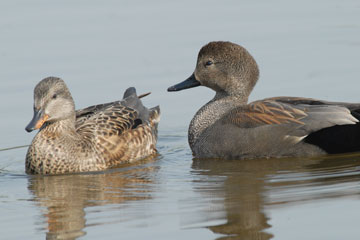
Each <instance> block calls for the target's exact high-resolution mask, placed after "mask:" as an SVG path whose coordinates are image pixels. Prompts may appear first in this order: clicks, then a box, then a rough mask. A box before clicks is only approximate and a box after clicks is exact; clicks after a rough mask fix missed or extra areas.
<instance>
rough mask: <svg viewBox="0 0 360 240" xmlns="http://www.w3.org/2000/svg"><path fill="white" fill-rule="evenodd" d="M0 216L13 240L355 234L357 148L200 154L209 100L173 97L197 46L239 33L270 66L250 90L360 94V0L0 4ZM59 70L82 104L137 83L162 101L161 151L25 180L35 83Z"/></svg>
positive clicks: (189, 94)
mask: <svg viewBox="0 0 360 240" xmlns="http://www.w3.org/2000/svg"><path fill="white" fill-rule="evenodd" d="M0 16H1V17H0V19H1V21H0V30H1V32H2V34H1V44H0V65H1V66H2V69H1V71H0V79H1V80H0V112H1V113H2V114H1V120H0V122H1V124H0V130H1V137H0V149H2V150H0V192H1V193H0V213H1V214H0V226H1V233H2V235H1V236H2V237H1V238H4V239H77V238H79V239H119V238H121V239H149V237H150V236H151V238H154V239H326V240H328V239H357V238H358V236H359V235H360V230H359V228H358V223H359V222H360V217H359V214H358V212H359V211H358V210H359V209H360V201H359V193H360V192H359V177H360V174H359V169H360V155H359V154H348V155H338V156H330V157H318V158H311V159H303V158H296V159H253V160H241V161H236V160H232V161H222V160H211V159H203V160H199V159H193V157H192V155H191V151H190V149H189V147H188V144H187V127H188V124H189V122H190V120H191V118H192V116H193V115H194V114H195V112H196V110H197V109H199V108H200V107H201V105H203V104H205V103H206V102H207V101H208V100H209V99H210V98H211V97H212V96H213V93H212V92H211V90H208V89H205V88H197V89H191V90H188V91H182V92H179V93H167V92H166V88H167V87H168V86H170V85H173V84H175V83H177V82H180V81H182V80H184V79H185V78H187V77H188V76H189V75H190V74H191V73H192V72H193V70H194V67H195V61H196V56H197V52H198V50H199V49H200V47H201V46H202V45H204V44H206V43H207V42H209V41H212V40H230V41H233V42H236V43H239V44H242V45H243V46H244V47H246V48H247V49H248V50H249V51H250V52H251V53H252V54H253V55H254V57H255V58H256V60H257V62H258V64H259V66H260V71H261V79H260V81H259V83H258V84H257V86H256V88H255V90H254V92H253V94H252V95H251V100H255V99H261V98H265V97H269V96H279V95H290V96H304V97H316V98H320V99H326V100H335V101H349V102H350V101H352V102H359V101H360V98H359V94H358V91H359V89H358V88H359V81H358V80H359V76H360V71H359V61H358V58H359V56H360V24H359V23H360V3H359V2H358V1H355V0H353V1H352V0H346V1H339V0H332V1H328V0H326V1H325V0H319V1H316V2H314V1H310V0H306V1H296V2H295V1H290V2H289V1H285V0H276V1H272V2H268V1H265V0H261V1H256V2H253V1H246V0H242V1H225V2H221V1H196V2H193V1H181V2H178V3H175V2H168V1H155V2H154V1H152V2H147V1H121V2H119V1H106V2H98V1H61V2H57V3H56V2H49V1H40V0H38V1H32V2H31V3H30V2H28V1H24V0H19V1H9V0H5V1H1V3H0ZM47 76H58V77H62V78H63V79H64V80H65V81H66V83H67V84H68V86H69V88H70V90H71V92H72V94H73V97H74V100H75V103H76V107H77V108H83V107H86V106H89V105H93V104H97V103H102V102H109V101H113V100H117V99H119V98H121V96H122V93H123V91H124V90H125V89H126V88H127V87H129V86H135V87H136V88H137V89H138V92H139V93H144V92H148V91H151V92H152V94H151V95H150V96H148V97H146V98H144V103H145V104H146V105H147V106H155V105H158V104H160V106H161V110H162V119H161V122H160V127H159V141H158V150H159V156H157V157H156V158H153V159H148V160H144V161H141V162H137V163H134V164H128V165H124V166H122V167H121V168H116V169H111V170H109V171H105V172H99V173H88V174H73V175H63V176H28V175H26V174H25V172H24V159H25V154H26V150H27V148H26V147H21V146H24V145H28V144H29V143H30V142H31V139H32V138H33V137H34V133H31V134H28V133H26V132H25V131H24V127H25V126H26V124H27V123H28V122H29V121H30V119H31V117H32V94H33V93H32V91H33V88H34V86H35V84H36V83H37V82H38V81H40V80H41V79H42V78H44V77H47Z"/></svg>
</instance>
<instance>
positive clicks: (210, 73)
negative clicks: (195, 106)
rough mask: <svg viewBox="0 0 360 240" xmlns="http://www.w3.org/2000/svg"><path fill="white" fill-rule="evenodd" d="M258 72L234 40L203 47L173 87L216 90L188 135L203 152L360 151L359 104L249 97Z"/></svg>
mask: <svg viewBox="0 0 360 240" xmlns="http://www.w3.org/2000/svg"><path fill="white" fill-rule="evenodd" d="M258 78H259V69H258V66H257V63H256V61H255V59H254V58H253V57H252V56H251V55H250V53H249V52H248V51H247V50H246V49H245V48H243V47H242V46H239V45H237V44H234V43H231V42H210V43H208V44H207V45H205V46H204V47H202V48H201V50H200V52H199V54H198V58H197V63H196V68H195V71H194V73H193V74H192V75H191V76H190V77H189V78H188V79H187V80H185V81H183V82H181V83H179V84H176V85H174V86H172V87H169V88H168V91H180V90H183V89H187V88H192V87H197V86H206V87H208V88H211V89H212V90H214V91H215V92H216V94H215V96H214V98H213V99H212V100H211V101H210V102H208V103H207V104H206V105H204V106H203V107H201V108H200V110H198V112H197V113H196V114H195V116H194V118H193V119H192V121H191V123H190V126H189V132H188V141H189V145H190V147H191V149H192V152H193V154H194V156H195V157H198V158H261V157H306V156H316V155H322V154H329V153H330V154H333V153H347V152H355V151H360V124H359V119H360V104H359V103H343V102H328V101H323V100H317V99H311V98H301V97H274V98H267V99H263V100H258V101H254V102H251V103H248V97H249V95H250V93H251V91H252V89H253V88H254V86H255V84H256V83H257V81H258Z"/></svg>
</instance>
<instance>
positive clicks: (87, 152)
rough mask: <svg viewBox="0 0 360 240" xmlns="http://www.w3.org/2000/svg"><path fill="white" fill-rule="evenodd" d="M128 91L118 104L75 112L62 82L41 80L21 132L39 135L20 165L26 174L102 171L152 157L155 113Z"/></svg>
mask: <svg viewBox="0 0 360 240" xmlns="http://www.w3.org/2000/svg"><path fill="white" fill-rule="evenodd" d="M148 94H150V93H147V94H143V95H140V96H137V93H136V89H135V88H134V87H130V88H128V89H127V90H126V91H125V93H124V95H123V99H122V100H119V101H114V102H110V103H105V104H99V105H94V106H90V107H87V108H85V109H80V110H76V111H75V104H74V100H73V98H72V96H71V93H70V91H69V89H68V87H67V86H66V84H65V82H64V80H62V79H61V78H58V77H47V78H45V79H43V80H41V81H40V82H39V83H38V84H37V85H36V86H35V89H34V116H33V118H32V120H31V121H30V123H29V124H28V125H27V126H26V128H25V130H26V131H27V132H31V131H33V130H39V131H38V132H37V134H36V135H35V137H34V138H33V140H32V142H31V144H30V146H29V148H28V151H27V154H26V160H25V171H26V173H28V174H43V175H53V174H68V173H79V172H94V171H103V170H106V169H109V168H113V167H116V166H118V165H120V164H122V163H129V162H133V161H136V160H140V159H143V158H146V157H149V156H154V155H156V154H157V150H156V142H157V128H158V123H159V121H160V107H159V106H156V107H154V108H150V109H148V108H146V107H145V106H144V105H143V104H142V102H141V100H140V98H142V97H144V96H146V95H148Z"/></svg>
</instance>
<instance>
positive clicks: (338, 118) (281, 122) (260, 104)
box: [223, 97, 359, 141]
mask: <svg viewBox="0 0 360 240" xmlns="http://www.w3.org/2000/svg"><path fill="white" fill-rule="evenodd" d="M354 108H355V106H354ZM223 121H224V122H225V123H230V124H233V125H236V126H237V127H240V128H257V127H260V126H265V125H267V126H270V125H271V126H277V129H278V128H279V127H280V126H282V127H283V128H284V129H286V131H284V134H286V135H287V136H294V137H300V138H298V140H299V141H300V140H302V139H303V138H305V137H306V136H308V135H309V134H310V133H312V132H316V131H319V130H321V129H324V128H329V127H332V126H336V125H349V124H350V125H351V124H356V123H357V122H358V121H359V120H358V119H357V118H355V117H354V116H353V115H352V114H351V111H350V110H349V108H347V106H346V105H345V104H344V105H338V104H336V103H332V104H329V103H328V102H324V101H320V100H314V99H307V98H289V97H276V98H268V99H264V100H260V101H255V102H252V103H250V104H248V105H246V106H241V107H238V108H235V109H233V110H232V111H231V112H229V113H228V114H227V115H226V116H225V117H224V118H223Z"/></svg>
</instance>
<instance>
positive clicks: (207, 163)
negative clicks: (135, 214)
mask: <svg viewBox="0 0 360 240" xmlns="http://www.w3.org/2000/svg"><path fill="white" fill-rule="evenodd" d="M359 166H360V155H345V156H332V157H322V158H312V159H300V158H299V159H251V160H240V161H239V160H231V161H223V160H216V159H206V160H205V159H201V160H198V159H194V161H193V165H192V169H193V174H194V175H195V179H196V181H194V188H195V189H196V191H197V192H200V194H201V195H203V196H204V197H208V198H211V199H213V198H214V193H216V195H217V197H220V198H222V199H224V202H223V204H224V207H223V208H222V211H224V212H225V221H226V222H225V223H223V224H220V225H216V226H209V227H208V228H209V229H210V230H211V231H213V232H214V233H219V234H224V235H225V236H223V237H220V238H218V239H222V240H225V239H254V240H264V239H271V238H273V235H272V234H271V233H269V228H270V227H271V226H270V224H269V220H270V216H267V214H266V209H267V208H270V207H274V206H277V207H279V206H284V205H285V204H286V205H288V204H299V203H300V202H304V201H314V200H321V199H325V198H334V197H344V196H348V195H358V194H359V190H358V187H357V185H358V182H359V179H360V175H359V171H358V169H359ZM214 179H217V180H214ZM214 181H217V184H215V183H214ZM339 184H348V186H347V187H346V190H344V188H341V186H340V187H339ZM349 185H350V186H349ZM217 209H219V208H217ZM206 211H209V209H208V210H206ZM211 211H213V209H212V210H210V212H211ZM210 212H206V213H204V216H209V215H211V213H210Z"/></svg>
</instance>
